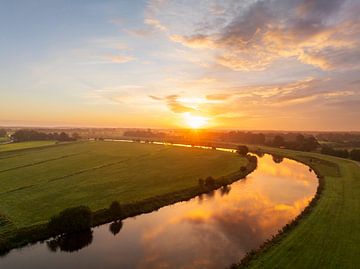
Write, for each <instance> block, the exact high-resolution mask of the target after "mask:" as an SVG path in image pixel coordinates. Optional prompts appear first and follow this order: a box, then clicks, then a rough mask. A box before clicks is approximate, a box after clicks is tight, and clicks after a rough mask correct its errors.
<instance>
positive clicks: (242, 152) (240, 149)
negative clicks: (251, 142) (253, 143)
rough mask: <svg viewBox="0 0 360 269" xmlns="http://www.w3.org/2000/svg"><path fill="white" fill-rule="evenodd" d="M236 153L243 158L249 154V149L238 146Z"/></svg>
mask: <svg viewBox="0 0 360 269" xmlns="http://www.w3.org/2000/svg"><path fill="white" fill-rule="evenodd" d="M236 152H237V153H238V154H239V155H241V156H245V155H246V154H248V153H249V148H248V147H247V146H243V145H242V146H238V147H237V150H236Z"/></svg>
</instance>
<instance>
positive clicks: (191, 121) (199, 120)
mask: <svg viewBox="0 0 360 269" xmlns="http://www.w3.org/2000/svg"><path fill="white" fill-rule="evenodd" d="M184 119H185V122H186V124H187V125H188V126H189V127H191V128H193V129H198V128H201V127H204V126H205V125H206V124H207V122H208V120H209V119H208V118H205V117H202V116H194V115H191V114H190V113H185V114H184Z"/></svg>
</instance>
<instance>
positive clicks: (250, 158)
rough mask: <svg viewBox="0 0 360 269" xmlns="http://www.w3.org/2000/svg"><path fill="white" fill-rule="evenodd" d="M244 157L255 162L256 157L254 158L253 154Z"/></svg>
mask: <svg viewBox="0 0 360 269" xmlns="http://www.w3.org/2000/svg"><path fill="white" fill-rule="evenodd" d="M246 159H248V161H249V162H250V163H257V158H256V156H254V155H249V154H248V155H246Z"/></svg>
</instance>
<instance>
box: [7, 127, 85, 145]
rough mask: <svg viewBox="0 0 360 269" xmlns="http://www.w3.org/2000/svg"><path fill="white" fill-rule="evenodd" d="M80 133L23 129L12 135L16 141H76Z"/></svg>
mask: <svg viewBox="0 0 360 269" xmlns="http://www.w3.org/2000/svg"><path fill="white" fill-rule="evenodd" d="M79 138H80V137H79V135H78V134H76V133H74V134H73V135H72V136H71V137H70V136H69V135H68V134H67V133H65V132H61V133H44V132H39V131H36V130H27V129H21V130H18V131H16V132H15V133H13V134H12V135H11V140H13V141H14V142H24V141H40V140H57V141H75V140H77V139H79Z"/></svg>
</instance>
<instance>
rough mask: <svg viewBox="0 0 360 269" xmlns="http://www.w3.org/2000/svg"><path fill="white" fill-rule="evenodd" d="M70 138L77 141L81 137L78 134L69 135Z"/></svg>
mask: <svg viewBox="0 0 360 269" xmlns="http://www.w3.org/2000/svg"><path fill="white" fill-rule="evenodd" d="M71 138H72V140H79V139H80V138H81V136H80V135H79V134H78V133H73V134H72V135H71Z"/></svg>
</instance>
